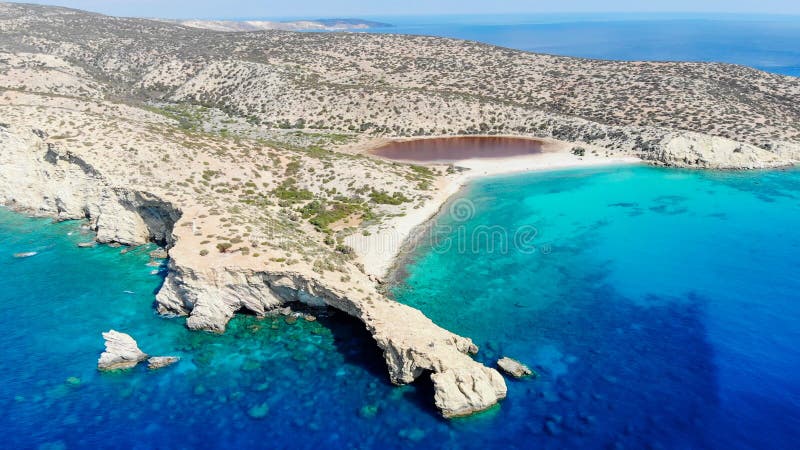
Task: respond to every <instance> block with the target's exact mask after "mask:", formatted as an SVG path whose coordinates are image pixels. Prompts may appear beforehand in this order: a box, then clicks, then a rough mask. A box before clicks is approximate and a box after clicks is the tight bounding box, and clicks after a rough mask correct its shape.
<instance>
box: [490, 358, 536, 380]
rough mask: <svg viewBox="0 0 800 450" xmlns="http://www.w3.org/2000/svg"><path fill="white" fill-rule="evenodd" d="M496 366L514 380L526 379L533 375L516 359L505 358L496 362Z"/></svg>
mask: <svg viewBox="0 0 800 450" xmlns="http://www.w3.org/2000/svg"><path fill="white" fill-rule="evenodd" d="M497 365H498V366H499V367H500V368H501V369H502V370H503V372H505V373H507V374H509V375H511V376H512V377H514V378H522V377H527V376H530V375H533V373H534V372H533V371H532V370H531V369H530V368H528V366H526V365H525V364H522V363H521V362H519V361H517V360H516V359H511V358H509V357H507V356H506V357H503V358H500V360H499V361H497Z"/></svg>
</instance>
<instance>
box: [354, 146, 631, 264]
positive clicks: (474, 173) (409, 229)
mask: <svg viewBox="0 0 800 450" xmlns="http://www.w3.org/2000/svg"><path fill="white" fill-rule="evenodd" d="M641 162H642V161H641V160H640V159H639V158H634V157H602V156H582V157H579V156H576V155H573V154H572V153H570V152H568V151H564V150H561V151H551V152H545V153H540V154H534V155H524V156H513V157H506V158H482V159H468V160H463V161H457V162H455V163H454V165H455V166H457V167H463V168H465V169H468V170H466V171H463V172H460V173H456V174H452V175H448V176H446V177H444V178H442V179H440V180H439V183H438V184H437V186H436V190H435V192H434V193H433V197H432V198H431V199H430V200H428V201H427V202H425V204H424V205H423V206H421V207H419V208H417V209H409V210H408V211H407V213H406V215H404V216H402V217H394V218H391V219H389V220H387V221H386V222H385V223H384V224H383V225H382V226H381V227H380V229H379V230H377V231H376V232H373V233H372V234H371V235H370V236H363V235H357V236H356V235H353V236H349V237H348V238H347V239H346V243H347V244H348V245H350V246H351V247H353V248H354V249H355V250H356V253H358V254H359V256H360V257H361V260H362V262H363V263H364V267H365V269H366V271H367V273H369V274H371V275H374V276H376V277H379V278H384V277H385V276H386V275H387V274H388V272H389V271H390V270H391V269H392V266H393V264H394V263H395V260H396V258H397V257H398V256H399V255H400V252H401V250H402V249H403V248H404V243H405V242H406V240H407V239H408V238H409V237H410V236H412V234H413V233H414V230H415V229H416V228H417V227H419V226H421V225H423V224H425V222H427V221H428V220H430V219H431V218H432V217H434V216H435V215H436V214H437V213H438V212H439V210H440V209H441V207H442V205H444V204H445V203H446V202H447V201H448V199H449V198H450V197H452V196H453V195H454V194H456V193H457V192H458V191H459V190H460V189H461V188H462V187H463V186H464V185H466V184H467V183H469V182H470V181H472V180H474V179H477V178H483V177H488V176H493V175H503V174H513V173H522V172H536V171H550V170H560V169H570V168H584V167H585V168H589V167H601V166H613V165H626V164H638V163H641Z"/></svg>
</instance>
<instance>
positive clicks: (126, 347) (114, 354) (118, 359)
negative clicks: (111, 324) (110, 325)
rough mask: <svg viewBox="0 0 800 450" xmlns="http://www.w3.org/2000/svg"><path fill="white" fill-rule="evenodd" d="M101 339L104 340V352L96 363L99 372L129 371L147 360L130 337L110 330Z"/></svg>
mask: <svg viewBox="0 0 800 450" xmlns="http://www.w3.org/2000/svg"><path fill="white" fill-rule="evenodd" d="M103 339H105V340H106V350H105V351H104V352H103V354H101V355H100V359H99V360H98V361H97V368H98V369H99V370H103V371H109V370H123V369H130V368H132V367H135V366H136V365H137V364H139V363H140V362H141V361H144V360H145V359H147V354H145V353H144V352H143V351H141V350H139V346H138V345H137V344H136V341H135V340H134V339H133V338H132V337H130V335H127V334H125V333H120V332H119V331H115V330H110V331H108V332H106V333H103Z"/></svg>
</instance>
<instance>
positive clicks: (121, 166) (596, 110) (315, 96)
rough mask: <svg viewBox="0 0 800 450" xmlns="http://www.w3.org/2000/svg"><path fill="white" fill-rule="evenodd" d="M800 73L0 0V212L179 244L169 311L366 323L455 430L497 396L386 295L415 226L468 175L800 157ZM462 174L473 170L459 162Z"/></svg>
mask: <svg viewBox="0 0 800 450" xmlns="http://www.w3.org/2000/svg"><path fill="white" fill-rule="evenodd" d="M799 100H800V79H797V78H791V77H784V76H779V75H772V74H767V73H763V72H760V71H757V70H754V69H749V68H745V67H740V66H733V65H725V64H701V63H650V62H631V63H627V62H610V61H596V60H585V59H576V58H566V57H557V56H549V55H540V54H532V53H526V52H521V51H514V50H509V49H504V48H498V47H493V46H489V45H484V44H479V43H475V42H466V41H458V40H451V39H442V38H433V37H421V36H400V35H372V34H361V33H359V34H352V33H297V32H290V31H276V30H272V31H257V32H250V33H229V32H219V31H214V30H208V29H203V28H192V27H186V26H182V25H180V24H175V23H168V22H164V21H154V20H145V19H131V18H116V17H108V16H102V15H98V14H92V13H86V12H81V11H76V10H70V9H64V8H55V7H45V6H33V5H21V4H12V3H0V203H2V204H4V205H6V206H8V207H10V208H13V209H15V210H18V211H22V212H25V213H28V214H32V215H39V216H50V217H53V218H55V219H58V220H70V219H85V220H87V221H88V222H89V223H90V224H91V227H92V228H93V229H94V230H95V231H96V233H97V234H96V239H97V241H98V242H102V243H112V242H115V243H120V244H125V245H138V244H142V243H145V242H156V243H158V244H160V245H162V246H164V247H165V248H166V249H168V251H169V258H170V262H169V273H168V275H167V278H166V280H165V283H164V285H163V287H162V288H161V291H160V292H159V293H158V295H157V298H156V300H157V309H158V311H159V312H160V313H162V314H165V315H174V316H187V317H188V319H187V322H186V323H187V326H188V327H189V328H192V329H197V330H207V331H212V332H223V331H224V330H225V326H226V324H227V322H228V321H229V320H230V319H231V318H232V317H233V315H234V314H236V313H237V312H249V313H252V314H256V315H265V314H268V313H270V311H273V310H276V309H278V308H281V307H283V306H284V305H285V304H287V303H292V302H302V303H305V304H309V305H314V306H320V307H322V306H328V307H333V308H337V309H339V310H342V311H344V312H346V313H348V314H350V315H352V316H353V317H356V318H357V319H359V320H361V321H362V322H363V323H364V325H365V327H366V328H367V329H368V330H369V331H370V333H371V334H372V336H373V337H374V339H375V341H376V343H377V345H378V346H379V347H380V348H381V349H383V352H384V356H385V359H386V364H387V367H388V373H389V376H390V378H391V380H392V381H393V382H395V383H398V384H402V383H410V382H412V381H414V380H415V379H417V378H418V377H420V376H423V375H425V376H427V375H428V374H430V377H431V379H432V380H433V383H434V388H435V402H436V405H437V406H438V407H439V409H440V410H441V411H442V413H443V415H445V416H446V417H454V416H461V415H467V414H471V413H473V412H476V411H480V410H484V409H486V408H489V407H491V406H492V405H494V404H496V403H497V402H498V401H499V400H500V399H502V398H504V397H505V395H506V385H505V382H504V380H503V378H502V376H501V375H500V374H499V373H498V372H497V371H496V370H495V369H492V368H488V367H485V366H484V365H482V364H480V363H478V362H476V361H475V360H473V359H472V358H471V356H470V355H471V354H474V353H475V352H477V351H478V349H477V347H476V346H475V345H474V344H473V343H472V341H471V340H470V339H469V338H466V337H461V336H458V335H455V334H453V333H451V332H449V331H447V330H444V329H442V328H440V327H438V326H437V325H436V324H434V323H433V322H431V321H430V320H429V319H428V318H426V317H425V316H424V315H423V314H422V313H421V312H419V311H417V310H416V309H413V308H411V307H408V306H405V305H402V304H399V303H397V302H395V301H393V300H391V299H389V298H387V297H385V296H384V295H383V294H381V291H380V289H378V286H377V281H379V280H378V279H379V278H380V277H382V276H383V275H384V272H385V271H386V269H387V268H388V266H389V263H390V262H391V260H392V259H393V258H394V256H395V254H396V251H398V249H399V245H400V244H401V243H402V242H393V244H394V245H390V246H388V247H379V245H380V244H381V243H385V242H389V241H392V239H394V240H395V241H402V240H403V239H404V237H405V236H407V234H408V232H409V231H410V229H411V228H413V227H414V226H416V225H419V224H420V223H422V222H424V221H425V220H427V219H428V218H429V217H430V216H431V215H433V214H434V213H435V212H436V211H437V210H438V209H439V207H440V206H441V205H442V204H443V202H445V201H446V200H447V198H448V197H449V196H450V195H451V194H452V193H453V192H455V191H456V190H457V189H458V186H459V185H460V184H461V183H463V182H464V181H465V180H466V179H467V178H468V177H471V176H480V175H484V174H488V173H498V172H503V171H508V170H524V169H530V170H535V169H537V168H539V169H541V168H553V167H565V166H571V165H585V164H603V163H610V162H627V161H631V160H642V161H646V162H649V163H652V164H659V165H668V166H679V167H697V168H730V169H740V168H765V167H776V166H784V165H791V164H794V163H795V162H796V161H797V160H798V159H800V101H799ZM466 135H471V136H477V135H483V136H500V135H502V136H507V137H520V138H529V139H530V138H534V139H537V140H539V141H541V142H542V143H543V144H542V145H543V148H544V150H545V151H544V152H543V153H541V154H530V155H523V156H512V157H509V158H506V159H502V158H494V159H493V158H489V159H480V160H475V159H473V160H469V161H459V160H457V159H456V160H454V161H451V162H446V163H441V162H433V163H427V164H424V165H421V164H416V165H415V164H408V163H404V162H397V161H390V160H386V159H383V158H379V157H376V156H373V155H371V154H370V153H369V150H372V149H374V148H376V147H379V146H380V145H383V144H385V143H387V142H390V141H393V140H397V139H409V138H420V137H431V136H436V137H444V136H466ZM462 169H466V171H463V170H462Z"/></svg>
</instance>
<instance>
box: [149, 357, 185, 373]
mask: <svg viewBox="0 0 800 450" xmlns="http://www.w3.org/2000/svg"><path fill="white" fill-rule="evenodd" d="M180 360H181V359H180V358H179V357H177V356H153V357H150V358H148V359H147V368H148V369H150V370H158V369H163V368H164V367H167V366H171V365H173V364H175V363H176V362H178V361H180Z"/></svg>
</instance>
